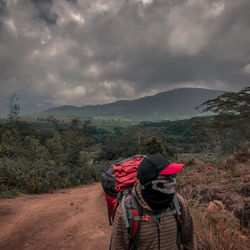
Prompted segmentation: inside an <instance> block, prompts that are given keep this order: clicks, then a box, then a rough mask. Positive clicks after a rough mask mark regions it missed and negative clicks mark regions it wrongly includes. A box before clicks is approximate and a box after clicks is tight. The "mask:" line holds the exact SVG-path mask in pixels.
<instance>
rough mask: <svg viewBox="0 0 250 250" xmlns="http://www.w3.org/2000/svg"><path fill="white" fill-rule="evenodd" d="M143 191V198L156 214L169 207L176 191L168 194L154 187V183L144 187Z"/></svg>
mask: <svg viewBox="0 0 250 250" xmlns="http://www.w3.org/2000/svg"><path fill="white" fill-rule="evenodd" d="M141 192H142V197H143V199H144V200H145V201H146V202H147V204H148V205H149V206H150V207H151V209H152V210H153V212H154V213H155V214H158V213H161V212H163V211H164V210H165V209H167V208H168V207H169V206H170V204H171V202H172V200H173V197H174V193H170V194H167V193H162V192H160V191H158V190H154V189H153V188H152V184H151V185H147V186H146V187H144V188H142V190H141Z"/></svg>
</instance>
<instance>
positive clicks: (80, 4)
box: [0, 0, 250, 112]
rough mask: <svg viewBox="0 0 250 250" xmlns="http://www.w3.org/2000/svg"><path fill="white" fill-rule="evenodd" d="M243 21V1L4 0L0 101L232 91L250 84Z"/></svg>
mask: <svg viewBox="0 0 250 250" xmlns="http://www.w3.org/2000/svg"><path fill="white" fill-rule="evenodd" d="M249 16H250V2H249V1H248V0H238V1H234V0H227V1H225V0H208V1H203V0H201V1H195V0H157V1H156V0H155V1H153V0H129V1H128V0H119V1H117V0H78V1H72V0H71V1H69V0H53V1H52V0H30V1H26V0H18V1H17V0H8V1H6V0H0V69H1V74H0V88H1V91H0V92H1V94H0V95H1V97H7V96H9V95H11V93H12V92H14V91H15V92H16V93H18V94H19V96H20V101H21V100H23V107H24V108H23V110H24V112H32V111H35V112H37V111H40V110H42V109H44V108H47V107H48V106H49V105H52V106H53V105H64V104H72V105H78V106H83V105H88V104H102V103H109V102H113V101H117V100H120V99H135V98H138V97H142V96H145V95H150V94H156V93H157V92H159V91H165V90H170V89H173V88H178V87H204V88H212V89H225V90H232V91H237V90H239V89H242V88H243V87H245V86H247V85H249V59H250V58H249V52H250V35H249V28H250V24H249ZM4 100H5V101H4ZM4 102H7V101H6V98H5V99H2V101H1V103H0V112H2V110H5V109H6V108H5V106H4Z"/></svg>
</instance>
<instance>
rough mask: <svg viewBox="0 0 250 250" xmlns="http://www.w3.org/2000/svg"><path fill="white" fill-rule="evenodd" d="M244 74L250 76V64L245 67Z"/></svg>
mask: <svg viewBox="0 0 250 250" xmlns="http://www.w3.org/2000/svg"><path fill="white" fill-rule="evenodd" d="M242 71H243V73H245V74H248V75H250V64H247V65H245V66H244V67H243V70H242Z"/></svg>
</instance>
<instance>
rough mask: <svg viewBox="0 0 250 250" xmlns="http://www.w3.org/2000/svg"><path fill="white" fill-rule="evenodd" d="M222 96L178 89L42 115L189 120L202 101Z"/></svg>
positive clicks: (57, 109)
mask: <svg viewBox="0 0 250 250" xmlns="http://www.w3.org/2000/svg"><path fill="white" fill-rule="evenodd" d="M223 93H225V91H223V90H212V89H205V88H178V89H172V90H169V91H164V92H159V93H157V94H155V95H152V96H145V97H141V98H137V99H133V100H118V101H116V102H111V103H107V104H96V105H86V106H81V107H77V106H73V105H63V106H59V107H55V108H50V109H47V110H45V111H44V113H45V114H63V115H83V116H84V115H86V116H109V117H113V116H116V117H121V118H126V119H132V120H140V121H141V120H157V119H169V120H174V119H180V118H189V117H192V116H195V115H198V114H200V110H195V108H196V107H197V106H199V105H200V104H201V103H203V102H204V101H207V100H209V99H213V98H216V97H217V96H219V95H221V94H223Z"/></svg>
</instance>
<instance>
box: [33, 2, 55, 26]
mask: <svg viewBox="0 0 250 250" xmlns="http://www.w3.org/2000/svg"><path fill="white" fill-rule="evenodd" d="M31 2H32V3H33V4H34V6H35V8H36V10H37V13H38V17H39V18H41V19H42V20H44V21H45V22H46V23H47V24H48V25H49V24H55V23H56V19H57V15H56V14H55V13H52V12H51V11H50V8H51V6H52V0H31Z"/></svg>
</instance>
